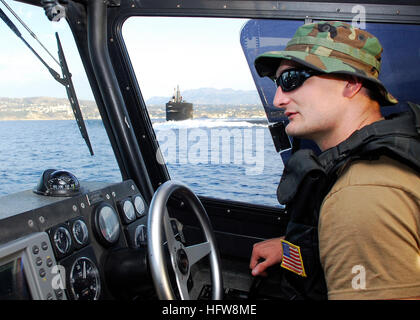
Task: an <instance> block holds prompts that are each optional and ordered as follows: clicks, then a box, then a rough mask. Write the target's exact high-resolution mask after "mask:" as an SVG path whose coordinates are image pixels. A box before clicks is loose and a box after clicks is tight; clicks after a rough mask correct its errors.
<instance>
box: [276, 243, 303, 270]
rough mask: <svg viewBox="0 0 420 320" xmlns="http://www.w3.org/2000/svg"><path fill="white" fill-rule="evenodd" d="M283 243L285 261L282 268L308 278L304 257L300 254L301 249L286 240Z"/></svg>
mask: <svg viewBox="0 0 420 320" xmlns="http://www.w3.org/2000/svg"><path fill="white" fill-rule="evenodd" d="M281 242H282V245H283V260H282V262H281V266H282V267H283V268H285V269H287V270H290V271H292V272H294V273H296V274H298V275H300V276H302V277H306V273H305V268H304V267H303V261H302V255H301V254H300V247H299V246H296V245H294V244H293V243H290V242H288V241H286V240H282V241H281Z"/></svg>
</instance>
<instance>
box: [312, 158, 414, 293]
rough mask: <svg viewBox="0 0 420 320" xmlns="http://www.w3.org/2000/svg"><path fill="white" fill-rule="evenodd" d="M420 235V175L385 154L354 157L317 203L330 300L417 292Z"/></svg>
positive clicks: (321, 245) (322, 254)
mask: <svg viewBox="0 0 420 320" xmlns="http://www.w3.org/2000/svg"><path fill="white" fill-rule="evenodd" d="M419 161H420V159H419ZM419 235H420V175H419V174H418V173H416V172H415V171H414V170H412V169H410V168H409V167H407V166H405V165H402V164H401V163H399V162H397V161H394V160H392V159H390V158H387V157H381V159H380V160H378V161H357V162H354V163H353V164H352V165H351V166H350V167H349V168H347V169H346V170H345V171H344V172H343V174H342V175H341V176H340V178H339V179H338V180H337V182H336V184H335V185H334V186H333V188H332V189H331V191H330V193H329V194H328V195H327V197H326V198H325V199H324V202H323V204H322V206H321V213H320V221H319V246H320V258H321V263H322V266H323V269H324V272H325V277H326V281H327V287H328V297H329V299H394V298H407V297H415V296H420V236H419Z"/></svg>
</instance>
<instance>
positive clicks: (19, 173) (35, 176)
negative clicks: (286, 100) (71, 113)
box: [0, 119, 283, 206]
mask: <svg viewBox="0 0 420 320" xmlns="http://www.w3.org/2000/svg"><path fill="white" fill-rule="evenodd" d="M153 126H154V128H155V131H156V136H157V138H158V141H159V144H160V149H161V150H160V151H161V153H160V154H157V155H153V156H156V157H157V159H158V160H159V161H161V162H164V163H166V165H167V167H168V171H169V174H170V176H171V178H172V179H174V180H179V181H182V182H184V183H185V184H187V185H188V186H189V187H190V188H191V189H192V190H193V191H195V192H196V193H197V194H200V195H206V196H211V197H216V198H222V199H230V200H235V201H244V202H251V203H256V204H264V205H270V206H279V204H278V202H277V198H276V189H277V185H278V182H279V180H280V177H281V173H282V171H283V164H282V161H281V157H280V155H279V154H278V153H276V152H275V149H274V146H273V142H272V139H271V136H270V133H269V131H268V128H267V125H266V124H262V123H256V122H255V121H254V120H247V119H243V120H226V119H218V120H214V119H194V120H186V121H179V122H166V121H162V120H154V121H153ZM86 127H87V130H88V134H89V137H90V140H91V143H92V147H93V151H94V153H95V154H94V156H91V155H90V153H89V151H88V148H87V146H86V144H85V142H84V140H83V138H82V137H81V135H80V133H79V130H78V128H77V125H76V122H75V121H74V120H49V121H41V120H40V121H35V120H33V121H0V137H1V141H2V142H1V144H0V163H1V166H0V196H3V195H7V194H11V193H14V192H18V191H23V190H26V189H33V188H34V187H35V186H36V185H37V183H38V181H39V179H40V177H41V174H42V172H43V171H44V170H46V169H52V168H55V169H64V170H68V171H70V172H72V173H73V174H74V175H75V176H76V177H77V178H78V179H79V180H80V181H81V182H82V183H83V181H84V180H89V181H103V182H119V181H121V180H122V178H121V174H120V171H119V168H118V165H117V162H116V160H115V157H114V154H113V151H112V148H111V145H110V143H109V141H108V137H107V134H106V132H105V129H104V127H103V124H102V122H101V121H100V120H87V121H86Z"/></svg>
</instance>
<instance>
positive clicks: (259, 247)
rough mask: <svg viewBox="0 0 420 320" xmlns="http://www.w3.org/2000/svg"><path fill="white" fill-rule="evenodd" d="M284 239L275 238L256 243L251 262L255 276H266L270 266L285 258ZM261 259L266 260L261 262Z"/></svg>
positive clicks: (250, 265)
mask: <svg viewBox="0 0 420 320" xmlns="http://www.w3.org/2000/svg"><path fill="white" fill-rule="evenodd" d="M282 239H284V237H280V238H273V239H269V240H265V241H262V242H258V243H256V244H254V248H253V249H252V255H251V261H250V263H249V267H250V268H251V269H252V271H251V272H252V275H253V276H260V275H262V276H266V275H267V273H266V272H265V270H266V269H267V268H268V267H270V266H272V265H274V264H276V263H280V262H281V260H282V258H283V248H282V244H281V240H282ZM261 259H264V261H262V262H259V261H260V260H261Z"/></svg>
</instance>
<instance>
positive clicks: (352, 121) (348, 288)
mask: <svg viewBox="0 0 420 320" xmlns="http://www.w3.org/2000/svg"><path fill="white" fill-rule="evenodd" d="M381 53H382V47H381V45H380V43H379V41H378V39H376V38H375V37H374V36H373V35H371V34H370V33H368V32H366V31H363V30H360V29H357V28H353V27H352V26H351V25H349V24H346V23H343V22H319V23H314V24H306V25H303V26H301V27H300V28H299V29H298V30H297V31H296V33H295V35H294V37H293V38H292V39H291V41H289V43H288V44H287V46H286V49H285V50H284V51H275V52H268V53H265V54H262V55H261V56H259V57H257V59H256V60H255V67H256V69H257V71H258V73H259V75H260V76H268V77H271V78H273V79H274V80H275V82H276V84H277V87H278V88H277V90H276V94H275V97H274V101H273V105H274V106H275V107H278V108H282V109H284V114H285V116H287V118H288V120H289V123H288V125H287V126H286V132H287V134H288V135H290V136H293V137H298V138H305V139H311V140H313V141H314V142H315V143H316V144H317V145H318V146H319V148H320V149H321V151H322V153H321V154H320V155H319V156H318V157H317V156H315V155H314V154H313V153H312V152H309V151H308V150H306V151H305V150H300V151H298V152H296V153H295V154H293V155H292V157H291V158H290V160H289V161H288V163H287V164H286V167H285V170H284V173H283V176H282V179H281V181H280V185H279V188H278V198H279V201H280V203H284V204H286V209H287V211H288V212H289V213H290V222H289V224H288V227H287V231H286V235H285V237H281V238H276V239H270V240H266V241H263V242H260V243H257V244H255V245H254V248H253V252H252V256H251V261H250V268H251V269H252V274H253V275H255V276H256V275H265V274H266V269H267V268H268V267H270V266H272V265H274V264H278V263H281V266H282V267H283V268H284V269H288V270H287V271H284V272H283V273H284V277H283V278H284V281H283V285H282V287H283V288H282V289H283V291H284V292H285V294H286V296H287V297H288V298H297V299H305V298H312V299H324V298H327V297H328V298H329V299H396V298H413V297H420V179H419V172H420V135H419V133H420V129H419V128H420V107H419V106H417V105H414V104H410V106H411V107H412V110H413V111H408V112H407V113H404V114H402V115H400V116H395V117H391V118H390V119H386V120H384V118H383V117H382V115H381V112H380V106H381V105H382V106H384V105H395V104H396V103H398V101H397V100H396V99H395V98H394V97H393V96H392V95H391V94H390V93H389V92H388V91H387V90H386V88H385V87H384V85H383V84H382V83H381V82H380V81H379V80H378V75H379V71H380V65H381ZM416 125H417V129H416ZM318 237H319V238H318ZM318 246H319V247H318Z"/></svg>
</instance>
